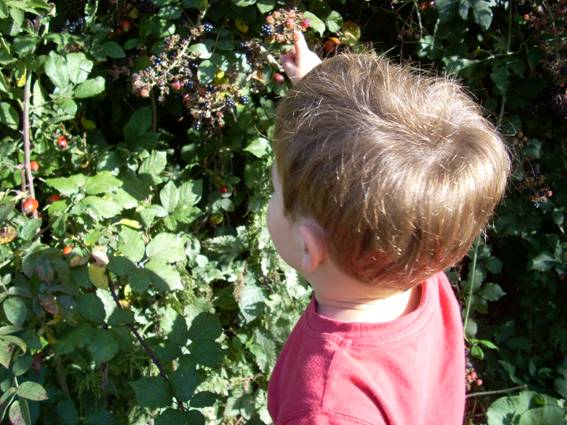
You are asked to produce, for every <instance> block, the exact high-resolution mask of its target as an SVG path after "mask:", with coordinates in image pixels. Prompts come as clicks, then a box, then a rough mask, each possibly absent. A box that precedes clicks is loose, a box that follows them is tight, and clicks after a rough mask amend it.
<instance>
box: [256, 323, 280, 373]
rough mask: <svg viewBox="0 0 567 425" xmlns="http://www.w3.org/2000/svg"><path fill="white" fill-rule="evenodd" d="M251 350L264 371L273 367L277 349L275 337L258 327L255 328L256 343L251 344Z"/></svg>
mask: <svg viewBox="0 0 567 425" xmlns="http://www.w3.org/2000/svg"><path fill="white" fill-rule="evenodd" d="M250 352H251V353H252V354H254V357H255V360H256V363H257V364H258V367H259V368H260V370H261V371H263V372H268V371H269V370H270V369H272V367H273V365H274V363H275V362H276V357H277V351H276V344H275V343H274V339H273V337H269V336H267V335H265V334H264V332H263V331H262V330H260V329H258V328H256V329H255V330H254V343H253V344H252V345H251V346H250Z"/></svg>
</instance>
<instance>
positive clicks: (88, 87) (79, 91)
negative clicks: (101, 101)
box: [75, 76, 105, 99]
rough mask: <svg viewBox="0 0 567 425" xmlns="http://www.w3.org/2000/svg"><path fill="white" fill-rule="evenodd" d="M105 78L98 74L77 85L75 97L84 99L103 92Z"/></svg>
mask: <svg viewBox="0 0 567 425" xmlns="http://www.w3.org/2000/svg"><path fill="white" fill-rule="evenodd" d="M104 87H105V80H104V77H101V76H98V77H96V78H91V79H90V80H87V81H85V82H82V83H81V84H79V85H78V86H77V87H75V97H76V98H77V99H84V98H87V97H93V96H96V95H98V94H101V93H102V92H103V91H104Z"/></svg>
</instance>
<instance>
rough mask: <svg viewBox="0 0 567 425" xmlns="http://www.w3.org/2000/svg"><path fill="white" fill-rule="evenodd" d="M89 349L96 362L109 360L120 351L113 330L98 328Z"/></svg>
mask: <svg viewBox="0 0 567 425" xmlns="http://www.w3.org/2000/svg"><path fill="white" fill-rule="evenodd" d="M87 349H88V350H89V353H90V354H91V357H92V358H93V360H94V362H95V363H96V364H101V363H104V362H108V361H110V360H112V359H113V358H114V356H116V354H117V353H118V340H117V339H116V337H115V336H114V334H113V333H112V332H111V331H109V330H104V329H96V330H95V334H94V337H93V338H92V341H91V342H90V343H89V345H88V346H87Z"/></svg>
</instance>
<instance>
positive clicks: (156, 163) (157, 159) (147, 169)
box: [138, 151, 167, 178]
mask: <svg viewBox="0 0 567 425" xmlns="http://www.w3.org/2000/svg"><path fill="white" fill-rule="evenodd" d="M166 164H167V156H166V153H165V152H160V151H153V152H152V153H151V154H150V156H149V157H148V158H146V159H145V160H144V162H143V163H142V165H140V168H139V169H138V174H140V175H142V174H148V175H150V176H152V177H154V178H155V177H158V176H159V175H160V173H161V172H162V171H163V170H164V169H165V166H166Z"/></svg>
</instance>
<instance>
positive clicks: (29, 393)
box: [16, 381, 47, 401]
mask: <svg viewBox="0 0 567 425" xmlns="http://www.w3.org/2000/svg"><path fill="white" fill-rule="evenodd" d="M16 394H17V395H18V396H19V397H22V398H26V399H28V400H33V401H42V400H47V391H45V388H43V387H42V386H41V385H40V384H38V383H37V382H32V381H26V382H23V383H22V384H20V386H19V387H18V391H17V392H16Z"/></svg>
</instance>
